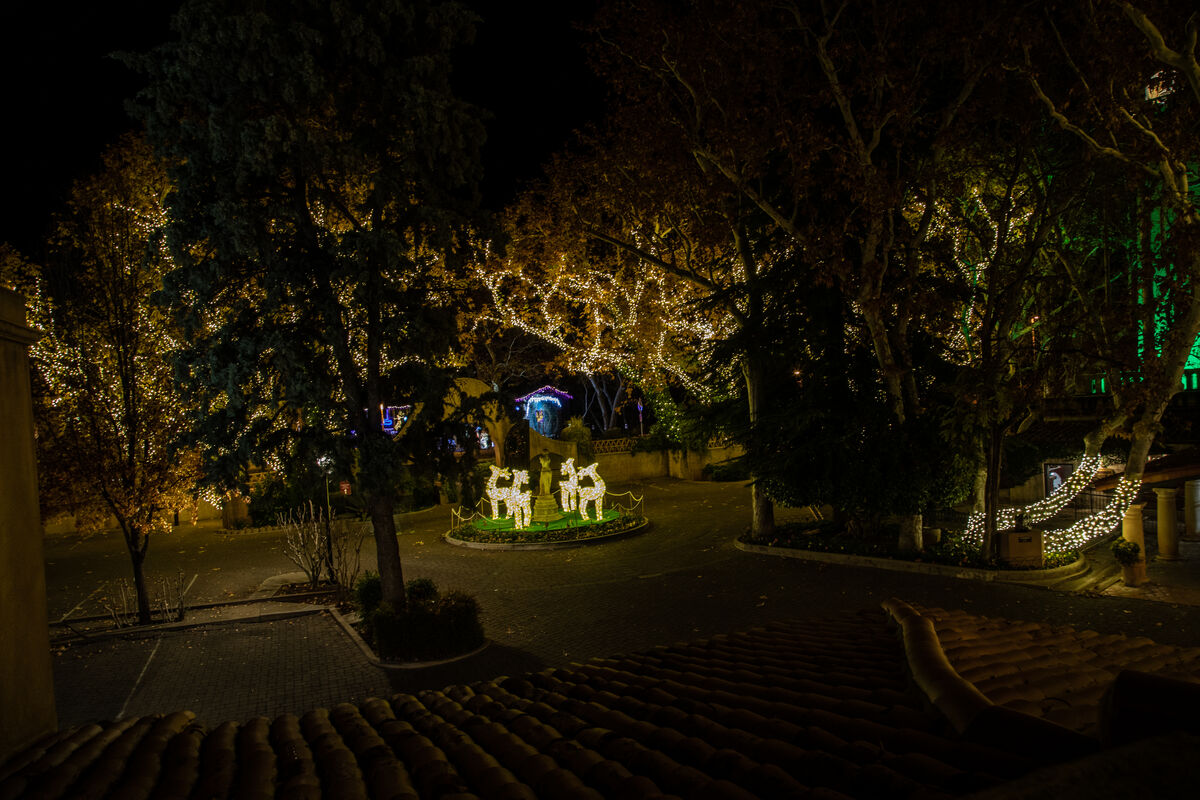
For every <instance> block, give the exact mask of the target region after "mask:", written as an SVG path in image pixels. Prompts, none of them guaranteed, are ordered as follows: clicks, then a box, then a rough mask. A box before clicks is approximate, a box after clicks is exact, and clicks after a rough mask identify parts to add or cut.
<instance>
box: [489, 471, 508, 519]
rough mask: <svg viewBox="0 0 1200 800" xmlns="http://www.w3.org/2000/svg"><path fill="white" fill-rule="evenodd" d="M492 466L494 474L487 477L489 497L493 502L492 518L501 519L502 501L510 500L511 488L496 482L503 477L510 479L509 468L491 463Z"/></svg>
mask: <svg viewBox="0 0 1200 800" xmlns="http://www.w3.org/2000/svg"><path fill="white" fill-rule="evenodd" d="M490 467H491V470H492V474H491V475H489V476H488V479H487V499H488V502H490V503H491V504H492V519H500V503H501V502H502V501H507V500H508V492H509V488H508V487H507V486H497V485H496V484H497V483H498V482H499V481H500V480H501V479H504V480H508V470H507V469H504V468H503V467H497V466H496V465H495V464H491V465H490Z"/></svg>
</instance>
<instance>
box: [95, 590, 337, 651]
mask: <svg viewBox="0 0 1200 800" xmlns="http://www.w3.org/2000/svg"><path fill="white" fill-rule="evenodd" d="M252 602H261V601H258V600H240V601H235V602H232V603H222V604H220V606H217V605H213V606H207V607H208V608H218V607H224V606H236V605H249V604H250V603H252ZM332 609H333V606H307V605H306V606H303V607H301V608H297V609H294V610H291V611H271V612H268V613H265V614H258V615H257V616H247V617H232V618H229V619H208V620H196V621H192V622H188V621H187V620H184V621H182V622H163V623H159V624H158V625H144V626H132V627H128V628H112V629H110V630H103V631H96V632H94V633H85V634H80V635H77V636H76V637H74V638H77V639H78V640H79V641H81V642H99V641H104V640H105V639H115V638H117V637H118V636H141V635H142V634H150V633H171V632H174V631H182V630H188V629H190V628H203V627H206V626H208V625H232V624H235V623H239V622H247V623H256V622H274V621H275V620H280V619H290V618H292V617H304V616H307V615H309V614H320V613H321V612H323V611H331V610H332Z"/></svg>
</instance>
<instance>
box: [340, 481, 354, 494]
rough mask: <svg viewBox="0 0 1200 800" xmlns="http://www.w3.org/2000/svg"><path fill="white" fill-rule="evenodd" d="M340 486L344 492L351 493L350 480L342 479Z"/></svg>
mask: <svg viewBox="0 0 1200 800" xmlns="http://www.w3.org/2000/svg"><path fill="white" fill-rule="evenodd" d="M338 488H339V489H341V491H342V494H351V491H350V481H342V482H341V483H339V484H338Z"/></svg>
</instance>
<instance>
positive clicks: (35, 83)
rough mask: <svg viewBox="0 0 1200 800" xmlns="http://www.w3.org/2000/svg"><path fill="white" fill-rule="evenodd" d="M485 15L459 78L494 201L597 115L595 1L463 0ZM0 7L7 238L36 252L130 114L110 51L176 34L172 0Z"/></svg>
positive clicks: (71, 0) (2, 229) (133, 82)
mask: <svg viewBox="0 0 1200 800" xmlns="http://www.w3.org/2000/svg"><path fill="white" fill-rule="evenodd" d="M466 4H467V5H468V6H470V7H472V8H474V9H475V10H476V11H477V12H478V13H479V15H480V16H481V17H483V23H482V24H481V25H480V26H479V28H478V31H477V37H476V43H475V45H474V46H473V47H472V48H470V49H469V50H467V51H466V52H465V53H464V56H465V58H464V59H463V61H462V63H461V64H460V66H459V67H458V73H457V76H456V81H455V83H456V84H457V85H458V86H460V92H461V94H462V95H463V96H464V97H465V98H466V99H468V100H470V101H472V102H475V103H477V104H478V105H481V106H483V107H485V108H487V109H488V110H489V111H491V112H492V114H493V115H494V119H493V120H492V122H491V123H489V133H488V136H489V144H488V146H487V148H486V150H485V167H486V169H487V177H486V178H485V183H484V193H485V200H486V201H487V202H488V204H489V205H491V206H496V205H498V204H500V203H502V202H503V200H504V199H505V198H506V197H507V196H509V195H510V194H511V193H512V190H513V187H514V186H515V185H516V184H518V183H519V182H520V181H521V180H523V179H527V178H530V177H534V176H536V175H537V173H538V167H539V165H540V164H541V163H542V161H543V160H544V159H545V157H546V156H547V155H548V154H549V153H550V152H552V151H553V150H555V149H557V148H558V147H559V146H560V145H561V144H562V143H563V142H564V141H565V140H566V139H567V138H569V136H570V133H571V131H572V130H574V129H576V128H579V127H581V126H582V125H584V124H586V122H588V121H589V120H591V119H595V118H596V117H597V116H598V106H599V102H600V98H601V96H602V91H601V90H600V89H599V88H598V83H597V81H596V80H595V79H594V78H592V76H591V75H590V73H589V72H588V70H587V67H586V66H585V63H584V56H583V53H582V50H581V47H580V43H581V41H582V40H583V35H582V34H580V33H578V32H576V31H575V30H574V29H573V28H572V23H573V22H577V21H581V20H585V19H586V18H587V17H588V16H589V14H590V12H591V9H592V8H593V7H594V3H592V2H590V0H557V2H555V1H554V0H466ZM3 5H4V8H3V10H0V69H2V70H3V73H2V74H3V75H4V79H5V80H4V83H3V85H4V90H5V97H4V100H3V103H2V105H0V107H2V108H3V109H4V115H3V120H4V121H3V132H4V139H5V142H6V144H5V148H4V154H3V156H2V158H0V164H2V165H3V166H2V172H0V186H2V187H3V189H2V196H3V200H2V202H3V209H2V213H0V242H2V241H8V242H10V243H12V244H13V245H15V246H16V247H17V248H18V249H20V250H21V251H22V252H25V253H26V254H27V255H29V256H30V257H32V258H35V259H36V258H39V257H40V255H41V241H42V240H43V239H44V236H45V233H46V231H47V225H48V221H49V217H50V213H51V212H52V211H53V210H54V209H55V208H57V207H58V206H59V205H60V204H61V202H62V200H63V198H64V197H65V195H66V192H67V190H68V188H69V186H70V183H71V181H72V180H73V179H74V178H76V177H79V176H82V175H86V174H88V173H89V172H91V171H92V170H94V169H95V168H96V166H97V164H98V159H99V154H100V152H101V150H102V149H103V147H104V146H105V145H106V144H107V143H109V142H111V141H113V140H114V139H115V138H116V137H117V136H118V135H120V134H121V133H122V132H123V131H125V130H128V129H131V128H132V127H133V126H134V123H133V122H132V121H131V120H130V119H129V117H128V116H127V115H126V113H125V110H124V101H125V99H126V98H128V97H130V96H131V95H132V94H133V93H134V92H136V91H137V89H138V88H139V86H140V83H139V78H138V76H136V75H135V74H133V73H131V72H130V71H129V70H127V69H126V68H125V67H124V66H123V65H122V64H120V63H119V62H117V61H115V60H114V59H112V58H110V57H109V54H110V53H112V52H114V51H119V50H133V51H140V50H146V49H148V48H150V47H152V46H153V45H155V44H157V43H158V42H160V41H162V40H163V39H164V38H166V37H167V36H168V35H169V20H170V16H171V13H172V12H173V10H174V9H175V8H177V7H178V5H179V3H178V1H177V0H118V2H95V0H92V1H91V2H79V1H78V0H66V1H65V2H53V0H49V2H36V3H34V2H22V1H21V0H16V1H15V2H9V3H5V4H3Z"/></svg>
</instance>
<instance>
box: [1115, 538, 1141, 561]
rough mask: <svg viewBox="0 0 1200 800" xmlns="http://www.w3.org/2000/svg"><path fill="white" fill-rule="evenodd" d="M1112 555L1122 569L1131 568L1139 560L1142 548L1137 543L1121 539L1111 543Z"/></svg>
mask: <svg viewBox="0 0 1200 800" xmlns="http://www.w3.org/2000/svg"><path fill="white" fill-rule="evenodd" d="M1112 554H1113V558H1115V559H1116V560H1117V563H1118V564H1120V565H1121V566H1122V567H1132V566H1133V565H1134V564H1136V563H1138V561H1140V560H1141V555H1142V548H1141V547H1140V546H1139V545H1138V543H1137V542H1131V541H1129V540H1128V539H1126V538H1124V537H1121V538H1119V539H1117V540H1116V541H1115V542H1113V544H1112Z"/></svg>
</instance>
